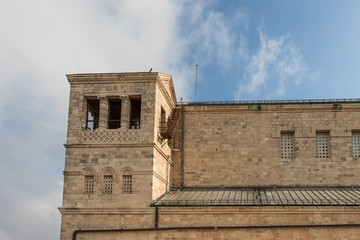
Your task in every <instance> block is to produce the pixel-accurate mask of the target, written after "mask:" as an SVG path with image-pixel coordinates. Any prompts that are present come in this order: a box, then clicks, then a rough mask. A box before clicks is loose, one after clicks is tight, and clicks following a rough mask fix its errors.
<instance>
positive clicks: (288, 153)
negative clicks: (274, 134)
mask: <svg viewBox="0 0 360 240" xmlns="http://www.w3.org/2000/svg"><path fill="white" fill-rule="evenodd" d="M281 158H282V159H293V158H294V133H281Z"/></svg>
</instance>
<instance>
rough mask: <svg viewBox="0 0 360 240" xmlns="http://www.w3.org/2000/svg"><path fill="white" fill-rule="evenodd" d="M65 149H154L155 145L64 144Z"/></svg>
mask: <svg viewBox="0 0 360 240" xmlns="http://www.w3.org/2000/svg"><path fill="white" fill-rule="evenodd" d="M64 146H65V148H109V147H112V148H118V147H155V146H156V145H155V143H119V144H117V143H111V144H77V143H76V144H74V143H65V144H64Z"/></svg>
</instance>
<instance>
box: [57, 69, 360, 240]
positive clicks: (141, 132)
mask: <svg viewBox="0 0 360 240" xmlns="http://www.w3.org/2000/svg"><path fill="white" fill-rule="evenodd" d="M67 79H68V81H69V83H70V87H71V88H70V103H69V119H68V132H67V142H66V144H65V147H66V159H65V169H64V192H63V204H62V207H60V208H59V209H60V212H61V215H62V222H61V236H60V239H61V240H70V239H74V240H75V239H78V240H80V239H81V240H95V239H104V240H107V239H359V238H360V187H359V181H360V174H359V169H360V158H359V157H360V100H359V99H357V100H350V99H349V100H303V101H299V100H291V101H251V102H207V103H200V102H198V103H187V104H184V103H178V102H177V100H176V96H175V91H174V86H173V81H172V77H171V76H170V75H166V74H161V73H106V74H70V75H67Z"/></svg>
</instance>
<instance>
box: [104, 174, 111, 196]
mask: <svg viewBox="0 0 360 240" xmlns="http://www.w3.org/2000/svg"><path fill="white" fill-rule="evenodd" d="M104 183H105V193H112V187H113V176H104Z"/></svg>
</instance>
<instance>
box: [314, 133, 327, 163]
mask: <svg viewBox="0 0 360 240" xmlns="http://www.w3.org/2000/svg"><path fill="white" fill-rule="evenodd" d="M328 157H329V132H317V133H316V158H328Z"/></svg>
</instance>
